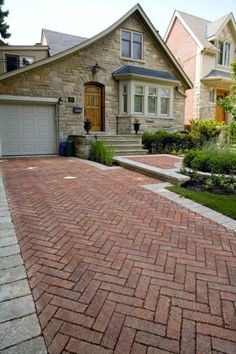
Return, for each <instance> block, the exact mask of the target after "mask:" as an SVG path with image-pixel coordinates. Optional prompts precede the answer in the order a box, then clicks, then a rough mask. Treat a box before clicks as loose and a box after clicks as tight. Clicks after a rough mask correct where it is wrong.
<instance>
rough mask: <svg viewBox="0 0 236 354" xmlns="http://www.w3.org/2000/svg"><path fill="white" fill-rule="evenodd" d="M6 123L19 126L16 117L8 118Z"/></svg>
mask: <svg viewBox="0 0 236 354" xmlns="http://www.w3.org/2000/svg"><path fill="white" fill-rule="evenodd" d="M6 124H7V126H8V127H19V121H18V119H17V118H11V117H10V118H8V119H7V121H6Z"/></svg>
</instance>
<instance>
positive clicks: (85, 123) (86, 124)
mask: <svg viewBox="0 0 236 354" xmlns="http://www.w3.org/2000/svg"><path fill="white" fill-rule="evenodd" d="M91 128H92V123H91V122H84V130H86V134H89V131H90V130H91Z"/></svg>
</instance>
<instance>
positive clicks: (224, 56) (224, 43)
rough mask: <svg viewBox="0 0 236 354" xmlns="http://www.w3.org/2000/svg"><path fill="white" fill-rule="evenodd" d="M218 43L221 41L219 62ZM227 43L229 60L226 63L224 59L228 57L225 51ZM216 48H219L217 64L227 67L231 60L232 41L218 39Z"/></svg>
mask: <svg viewBox="0 0 236 354" xmlns="http://www.w3.org/2000/svg"><path fill="white" fill-rule="evenodd" d="M220 43H223V53H222V63H220V62H219V60H220V48H219V44H220ZM227 44H229V62H228V63H226V59H227V57H228V56H226V54H227V51H226V47H227ZM218 49H219V53H218V58H217V63H218V65H222V66H226V67H229V66H230V63H231V61H232V42H231V41H230V40H227V39H226V40H224V41H219V42H218Z"/></svg>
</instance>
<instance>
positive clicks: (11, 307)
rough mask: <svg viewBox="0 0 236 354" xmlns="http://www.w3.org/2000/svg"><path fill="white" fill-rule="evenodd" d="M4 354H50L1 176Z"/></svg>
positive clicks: (0, 346)
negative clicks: (37, 313) (42, 331)
mask: <svg viewBox="0 0 236 354" xmlns="http://www.w3.org/2000/svg"><path fill="white" fill-rule="evenodd" d="M0 352H1V353H4V354H23V353H24V354H26V353H27V354H35V353H37V354H47V349H46V345H45V342H44V338H43V336H42V334H41V327H40V324H39V320H38V317H37V315H36V309H35V304H34V300H33V297H32V294H31V290H30V287H29V283H28V279H27V275H26V271H25V267H24V264H23V260H22V257H21V253H20V247H19V244H18V240H17V238H16V233H15V228H14V225H13V222H12V219H11V215H10V211H9V206H8V202H7V197H6V193H5V189H4V185H3V181H2V178H1V173H0Z"/></svg>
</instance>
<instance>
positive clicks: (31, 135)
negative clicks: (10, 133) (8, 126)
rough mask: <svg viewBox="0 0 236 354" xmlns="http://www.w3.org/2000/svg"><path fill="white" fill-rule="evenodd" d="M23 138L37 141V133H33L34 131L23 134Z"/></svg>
mask: <svg viewBox="0 0 236 354" xmlns="http://www.w3.org/2000/svg"><path fill="white" fill-rule="evenodd" d="M22 138H23V139H35V138H36V134H35V132H32V131H29V132H23V133H22Z"/></svg>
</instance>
